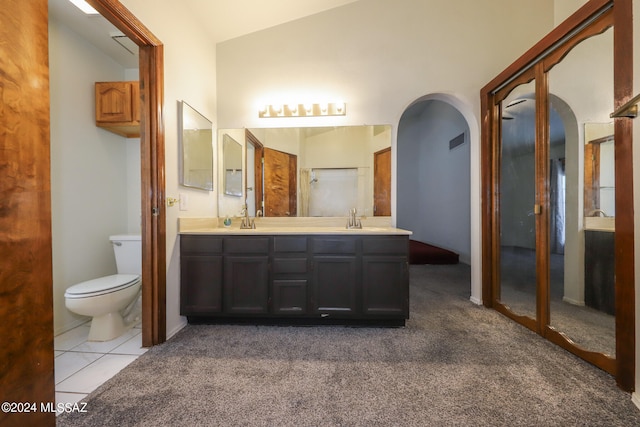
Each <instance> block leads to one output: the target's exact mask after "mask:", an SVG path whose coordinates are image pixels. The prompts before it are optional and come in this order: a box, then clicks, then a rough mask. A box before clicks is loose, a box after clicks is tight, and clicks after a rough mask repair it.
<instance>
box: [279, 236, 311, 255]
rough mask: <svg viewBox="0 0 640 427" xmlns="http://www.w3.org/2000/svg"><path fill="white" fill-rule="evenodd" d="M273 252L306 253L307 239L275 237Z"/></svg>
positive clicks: (300, 237)
mask: <svg viewBox="0 0 640 427" xmlns="http://www.w3.org/2000/svg"><path fill="white" fill-rule="evenodd" d="M273 250H274V252H278V253H286V252H306V251H307V238H306V237H304V236H275V237H274V238H273Z"/></svg>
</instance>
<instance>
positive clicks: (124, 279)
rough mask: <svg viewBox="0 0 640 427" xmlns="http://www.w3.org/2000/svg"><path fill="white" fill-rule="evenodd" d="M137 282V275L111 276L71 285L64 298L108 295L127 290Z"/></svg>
mask: <svg viewBox="0 0 640 427" xmlns="http://www.w3.org/2000/svg"><path fill="white" fill-rule="evenodd" d="M139 281H140V276H139V275H137V274H113V275H111V276H105V277H99V278H97V279H92V280H87V281H86V282H82V283H78V284H77V285H73V286H71V287H69V288H68V289H67V291H66V292H65V293H64V296H65V297H68V298H86V297H89V296H96V295H102V294H108V293H110V292H116V291H119V290H122V289H125V288H128V287H129V286H132V285H135V284H136V283H137V282H139Z"/></svg>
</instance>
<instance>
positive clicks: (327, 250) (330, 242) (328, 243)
mask: <svg viewBox="0 0 640 427" xmlns="http://www.w3.org/2000/svg"><path fill="white" fill-rule="evenodd" d="M313 253H314V254H355V253H356V239H355V238H352V237H319V238H315V239H313Z"/></svg>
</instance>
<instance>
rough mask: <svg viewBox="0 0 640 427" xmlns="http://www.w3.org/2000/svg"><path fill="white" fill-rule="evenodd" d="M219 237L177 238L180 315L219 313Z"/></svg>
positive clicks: (220, 250) (220, 279)
mask: <svg viewBox="0 0 640 427" xmlns="http://www.w3.org/2000/svg"><path fill="white" fill-rule="evenodd" d="M222 266H223V258H222V238H221V237H213V236H207V238H205V239H202V238H201V239H192V238H185V236H183V238H182V239H180V314H182V315H184V316H201V315H210V314H214V313H221V312H222V270H223V269H222Z"/></svg>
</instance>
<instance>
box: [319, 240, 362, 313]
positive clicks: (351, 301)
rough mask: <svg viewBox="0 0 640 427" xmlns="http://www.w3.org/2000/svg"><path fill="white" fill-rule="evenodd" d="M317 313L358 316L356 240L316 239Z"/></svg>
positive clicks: (358, 279) (358, 277) (358, 281)
mask: <svg viewBox="0 0 640 427" xmlns="http://www.w3.org/2000/svg"><path fill="white" fill-rule="evenodd" d="M312 252H313V262H312V270H311V281H312V289H313V295H312V296H311V303H312V307H313V313H314V314H316V315H318V314H319V315H320V316H322V317H342V318H349V317H354V316H355V315H357V314H358V295H357V290H358V288H359V283H360V274H359V268H358V264H359V262H358V257H357V255H358V240H357V238H356V237H353V236H326V237H316V238H314V239H313V242H312Z"/></svg>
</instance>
